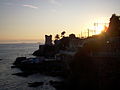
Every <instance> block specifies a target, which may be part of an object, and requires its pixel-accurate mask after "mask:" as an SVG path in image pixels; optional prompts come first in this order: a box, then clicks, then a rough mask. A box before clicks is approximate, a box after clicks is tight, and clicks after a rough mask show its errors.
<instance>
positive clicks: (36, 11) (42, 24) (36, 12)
mask: <svg viewBox="0 0 120 90" xmlns="http://www.w3.org/2000/svg"><path fill="white" fill-rule="evenodd" d="M113 13H116V14H117V15H120V0H0V43H3V42H17V41H21V42H22V41H24V42H25V41H26V42H27V41H29V42H30V41H35V42H40V41H43V40H44V35H45V34H52V35H55V34H60V33H61V32H62V31H66V35H68V34H70V33H74V34H76V35H78V34H80V33H81V31H82V32H86V30H87V29H88V28H90V26H92V25H93V23H94V22H102V23H108V22H109V18H110V17H111V15H112V14H113ZM53 38H54V36H53Z"/></svg>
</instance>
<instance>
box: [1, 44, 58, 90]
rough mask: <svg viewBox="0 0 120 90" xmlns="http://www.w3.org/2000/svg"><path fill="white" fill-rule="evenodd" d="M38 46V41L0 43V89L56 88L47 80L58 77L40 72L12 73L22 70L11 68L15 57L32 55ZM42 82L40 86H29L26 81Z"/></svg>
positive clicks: (46, 89)
mask: <svg viewBox="0 0 120 90" xmlns="http://www.w3.org/2000/svg"><path fill="white" fill-rule="evenodd" d="M38 48H39V44H38V43H16V44H0V90H56V89H55V88H54V87H52V86H50V84H49V81H50V80H53V81H57V80H58V81H59V80H60V78H58V77H52V76H46V75H42V74H40V73H37V74H33V75H30V76H28V77H21V76H16V75H13V74H14V73H20V72H22V71H21V70H20V69H18V68H11V66H13V62H14V61H15V59H16V58H17V57H34V56H32V53H33V52H34V51H35V50H37V49H38ZM33 82H44V84H43V85H42V86H38V87H29V86H28V83H33Z"/></svg>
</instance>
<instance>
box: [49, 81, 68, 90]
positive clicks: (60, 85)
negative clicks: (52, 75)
mask: <svg viewBox="0 0 120 90" xmlns="http://www.w3.org/2000/svg"><path fill="white" fill-rule="evenodd" d="M49 83H50V85H51V86H53V87H54V88H56V90H66V87H65V83H64V81H52V80H51V81H49Z"/></svg>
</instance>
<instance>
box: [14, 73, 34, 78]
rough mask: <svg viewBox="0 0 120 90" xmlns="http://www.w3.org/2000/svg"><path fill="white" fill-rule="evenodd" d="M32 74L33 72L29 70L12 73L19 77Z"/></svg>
mask: <svg viewBox="0 0 120 90" xmlns="http://www.w3.org/2000/svg"><path fill="white" fill-rule="evenodd" d="M32 74H34V73H31V72H21V73H14V74H12V75H16V76H21V77H28V76H30V75H32Z"/></svg>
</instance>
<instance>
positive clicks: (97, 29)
mask: <svg viewBox="0 0 120 90" xmlns="http://www.w3.org/2000/svg"><path fill="white" fill-rule="evenodd" d="M103 30H104V26H103V25H98V26H97V27H96V34H100V33H101V32H102V31H103Z"/></svg>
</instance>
